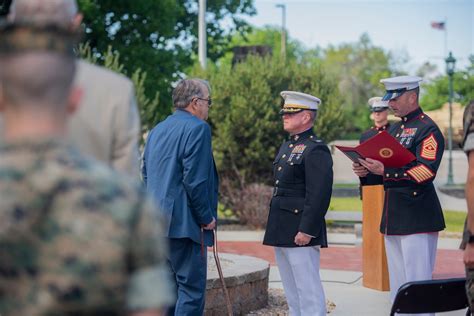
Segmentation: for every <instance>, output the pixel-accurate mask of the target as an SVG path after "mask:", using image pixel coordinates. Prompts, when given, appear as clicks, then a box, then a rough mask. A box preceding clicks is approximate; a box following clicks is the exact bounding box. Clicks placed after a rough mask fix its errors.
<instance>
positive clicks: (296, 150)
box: [288, 144, 306, 162]
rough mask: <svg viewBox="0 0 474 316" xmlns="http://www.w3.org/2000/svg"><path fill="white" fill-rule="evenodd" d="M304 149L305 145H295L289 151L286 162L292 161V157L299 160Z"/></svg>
mask: <svg viewBox="0 0 474 316" xmlns="http://www.w3.org/2000/svg"><path fill="white" fill-rule="evenodd" d="M305 149H306V145H303V144H300V145H296V146H295V147H294V148H293V150H292V151H291V154H290V157H289V158H288V162H290V161H292V160H293V159H295V160H299V159H301V156H302V155H303V152H304V150H305Z"/></svg>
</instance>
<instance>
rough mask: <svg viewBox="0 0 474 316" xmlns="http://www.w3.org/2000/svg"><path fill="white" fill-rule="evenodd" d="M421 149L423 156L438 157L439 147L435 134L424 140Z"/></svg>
mask: <svg viewBox="0 0 474 316" xmlns="http://www.w3.org/2000/svg"><path fill="white" fill-rule="evenodd" d="M421 147H422V149H421V157H422V158H424V159H426V160H435V159H436V150H437V149H438V142H437V141H436V139H435V137H434V135H433V134H431V135H430V136H429V137H427V138H425V140H423V144H422V146H421Z"/></svg>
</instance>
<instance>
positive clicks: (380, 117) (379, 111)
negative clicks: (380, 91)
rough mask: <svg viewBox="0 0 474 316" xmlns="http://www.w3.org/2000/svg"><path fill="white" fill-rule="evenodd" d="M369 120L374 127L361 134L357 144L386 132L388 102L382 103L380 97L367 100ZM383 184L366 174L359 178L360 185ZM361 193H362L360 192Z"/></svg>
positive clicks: (379, 179)
mask: <svg viewBox="0 0 474 316" xmlns="http://www.w3.org/2000/svg"><path fill="white" fill-rule="evenodd" d="M368 103H369V106H370V111H371V112H372V114H371V115H370V118H371V119H372V120H373V121H374V126H372V127H371V128H369V129H368V130H366V131H365V132H364V133H362V135H361V137H360V139H359V143H360V144H362V143H364V142H366V141H367V140H369V139H370V138H372V137H374V136H375V135H377V134H378V133H381V132H382V131H385V130H388V128H389V127H390V123H389V122H388V102H387V101H382V97H373V98H370V99H369V102H368ZM379 184H383V177H382V176H379V175H376V174H372V173H368V174H367V175H366V176H365V177H361V178H360V185H379ZM361 192H362V191H361Z"/></svg>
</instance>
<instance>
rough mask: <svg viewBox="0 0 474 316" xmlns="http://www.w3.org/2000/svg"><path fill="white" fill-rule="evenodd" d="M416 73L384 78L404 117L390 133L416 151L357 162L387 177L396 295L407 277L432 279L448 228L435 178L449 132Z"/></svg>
mask: <svg viewBox="0 0 474 316" xmlns="http://www.w3.org/2000/svg"><path fill="white" fill-rule="evenodd" d="M421 80H422V79H421V78H419V77H414V76H400V77H393V78H387V79H382V80H380V82H382V83H383V84H384V85H385V89H386V90H387V92H386V94H385V96H384V97H383V99H382V100H384V101H388V102H389V106H390V108H391V109H392V110H393V112H394V114H395V116H397V117H400V118H401V121H400V122H397V123H395V124H393V125H392V126H391V127H390V129H389V133H390V134H391V135H392V136H393V137H395V138H396V139H397V140H398V141H399V142H400V144H402V145H403V147H405V148H406V149H408V150H409V151H410V152H412V153H413V155H415V157H416V160H414V161H412V162H410V163H409V164H407V165H405V166H403V167H401V168H388V167H385V166H384V165H383V164H382V163H381V162H380V161H377V160H372V159H366V160H360V163H361V165H362V166H357V164H354V165H353V169H354V171H355V173H356V174H357V175H359V176H361V175H363V174H364V173H366V172H367V171H370V172H372V173H374V174H378V175H381V176H383V184H384V189H385V202H384V209H383V215H382V221H381V225H380V232H381V233H383V234H384V235H385V247H386V250H387V261H388V269H389V278H390V294H391V299H392V300H393V299H394V297H395V295H396V293H397V290H398V288H399V287H400V286H401V285H403V284H404V283H406V282H409V281H417V280H430V279H431V278H432V273H433V268H434V263H435V256H436V248H437V241H438V232H439V231H441V230H443V229H444V228H445V223H444V217H443V213H442V210H441V205H440V203H439V200H438V196H437V195H436V191H435V188H434V186H433V180H434V178H435V176H436V172H437V170H438V167H439V165H440V163H441V158H442V156H443V152H444V137H443V135H442V134H441V131H440V130H439V128H438V126H437V125H436V123H435V122H434V121H433V120H432V119H431V118H429V117H428V116H427V115H426V114H425V113H423V110H422V109H421V108H420V106H419V104H418V98H419V90H420V88H419V82H420V81H421Z"/></svg>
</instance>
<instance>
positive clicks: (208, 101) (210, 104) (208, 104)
mask: <svg viewBox="0 0 474 316" xmlns="http://www.w3.org/2000/svg"><path fill="white" fill-rule="evenodd" d="M196 99H199V100H203V101H206V102H207V106H208V107H211V106H212V99H211V97H209V99H203V98H199V97H196Z"/></svg>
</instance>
